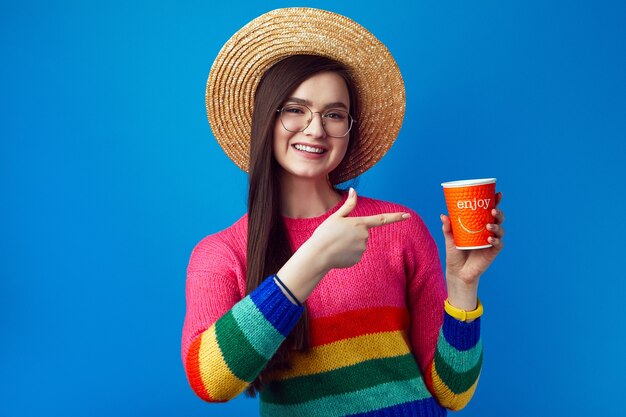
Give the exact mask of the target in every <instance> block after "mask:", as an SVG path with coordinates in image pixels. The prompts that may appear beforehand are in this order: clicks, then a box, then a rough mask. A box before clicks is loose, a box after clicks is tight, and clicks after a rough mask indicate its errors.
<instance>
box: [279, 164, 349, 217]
mask: <svg viewBox="0 0 626 417" xmlns="http://www.w3.org/2000/svg"><path fill="white" fill-rule="evenodd" d="M280 194H281V201H280V203H281V212H282V215H283V216H286V217H290V218H293V219H306V218H312V217H318V216H321V215H322V214H324V213H326V212H327V211H328V210H330V209H331V208H333V207H334V206H335V205H336V204H337V203H338V202H339V201H341V198H342V196H341V194H339V193H338V192H337V191H335V190H334V188H333V187H332V186H331V185H330V183H329V182H328V181H327V180H326V179H325V178H323V179H321V180H316V179H310V178H296V177H293V176H291V175H283V176H282V177H281V193H280Z"/></svg>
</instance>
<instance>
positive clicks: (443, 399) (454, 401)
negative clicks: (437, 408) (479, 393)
mask: <svg viewBox="0 0 626 417" xmlns="http://www.w3.org/2000/svg"><path fill="white" fill-rule="evenodd" d="M431 369H432V370H431V376H432V379H433V388H434V390H435V392H434V394H435V397H437V399H438V400H439V403H440V404H441V405H442V406H444V407H446V408H449V409H450V410H453V411H458V410H460V409H462V408H463V407H465V406H466V405H467V404H468V403H469V402H470V400H471V399H472V397H473V396H474V391H476V386H477V385H478V380H479V379H480V375H478V378H476V381H475V382H474V384H472V386H471V387H470V388H469V389H468V390H467V391H465V392H464V393H462V394H455V393H454V392H452V391H451V390H450V388H448V386H447V385H446V384H445V382H443V380H442V379H441V377H440V376H439V374H438V373H437V370H436V369H435V366H434V364H433V366H431Z"/></svg>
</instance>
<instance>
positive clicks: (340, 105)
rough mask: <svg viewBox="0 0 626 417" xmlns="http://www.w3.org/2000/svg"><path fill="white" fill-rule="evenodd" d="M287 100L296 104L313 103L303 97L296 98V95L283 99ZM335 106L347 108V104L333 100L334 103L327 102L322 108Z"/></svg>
mask: <svg viewBox="0 0 626 417" xmlns="http://www.w3.org/2000/svg"><path fill="white" fill-rule="evenodd" d="M289 102H293V103H298V104H306V105H307V106H312V105H313V103H311V101H310V100H305V99H303V98H298V97H289V98H287V100H285V103H289ZM336 107H341V108H344V109H346V110H348V106H346V105H345V104H344V103H342V102H341V101H335V102H334V103H328V104H326V105H325V106H324V109H330V108H336Z"/></svg>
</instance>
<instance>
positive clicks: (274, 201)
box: [246, 55, 359, 396]
mask: <svg viewBox="0 0 626 417" xmlns="http://www.w3.org/2000/svg"><path fill="white" fill-rule="evenodd" d="M327 71H331V72H335V73H337V74H339V75H340V76H342V77H343V79H344V80H345V82H346V86H347V87H348V93H349V97H350V114H352V116H353V117H355V118H357V117H358V111H359V104H358V97H357V93H356V88H355V86H354V81H353V79H352V76H351V74H350V73H349V71H348V70H347V69H346V67H345V66H344V65H342V64H341V63H339V62H337V61H334V60H332V59H329V58H325V57H321V56H315V55H293V56H291V57H288V58H285V59H283V60H282V61H280V62H278V63H277V64H275V65H274V66H273V67H271V68H270V69H269V70H267V72H266V73H265V74H264V75H263V78H262V79H261V81H260V83H259V86H258V88H257V90H256V94H255V97H254V109H253V112H252V132H251V140H250V167H249V178H248V179H249V190H248V248H247V269H246V294H250V293H251V292H252V291H254V290H255V289H256V288H257V287H258V286H259V285H260V284H261V282H262V281H263V280H264V279H265V278H267V277H268V276H270V275H272V274H275V273H276V272H277V271H278V270H279V269H280V268H281V267H282V266H283V265H284V264H285V263H286V262H287V261H288V260H289V258H290V257H291V255H292V254H293V251H292V248H291V246H290V244H289V239H288V236H287V231H286V229H285V226H284V223H283V219H282V216H281V210H280V201H281V199H280V192H281V191H280V183H279V173H280V169H281V168H280V166H279V165H278V163H277V162H276V159H275V158H274V154H273V140H274V136H273V132H274V125H275V123H276V117H277V112H276V110H277V109H278V108H280V107H281V106H282V105H283V103H284V101H285V100H286V99H287V98H288V97H289V95H290V93H291V92H293V90H295V89H296V88H297V87H298V86H299V85H300V84H301V83H302V82H303V81H305V80H306V79H308V78H309V77H311V76H313V75H315V74H317V73H320V72H327ZM358 140H359V134H358V123H355V124H354V125H353V127H352V129H351V130H350V135H349V142H348V149H347V151H346V155H345V157H344V159H343V161H342V162H341V163H340V164H339V166H338V167H337V168H336V169H335V170H333V172H331V173H330V174H329V179H330V181H331V184H336V181H335V180H334V179H335V178H336V173H337V172H341V169H342V167H343V166H344V165H345V163H346V162H347V161H348V160H349V158H350V155H351V151H352V149H355V148H356V147H357V146H358ZM309 348H310V340H309V332H308V316H307V312H306V309H305V311H304V314H303V315H302V317H301V318H300V320H299V321H298V323H297V324H296V326H295V327H294V329H293V330H292V332H291V333H290V334H289V336H288V337H287V339H286V340H285V342H284V343H283V344H282V345H281V346H280V348H279V349H278V351H277V352H276V354H275V355H274V356H273V357H272V359H271V360H270V361H269V363H268V364H267V366H266V367H265V369H264V370H263V371H262V372H261V374H260V375H259V377H258V378H257V379H255V380H254V381H253V382H252V384H250V386H249V387H248V389H247V390H246V393H247V395H249V396H255V395H256V392H258V391H260V390H261V388H262V387H263V380H264V377H265V376H266V375H267V374H268V373H269V372H271V371H276V370H280V369H287V368H289V350H291V349H294V350H300V351H308V350H309Z"/></svg>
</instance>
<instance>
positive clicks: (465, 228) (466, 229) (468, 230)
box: [459, 217, 485, 234]
mask: <svg viewBox="0 0 626 417" xmlns="http://www.w3.org/2000/svg"><path fill="white" fill-rule="evenodd" d="M459 224H460V225H461V227H462V228H463V230H465V231H466V232H467V233H471V234H475V233H480V232H482V231H483V230H485V227H484V226H483V228H482V229H480V230H470V229H468V228H467V227H465V226H464V225H463V222H462V221H461V218H460V217H459Z"/></svg>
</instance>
